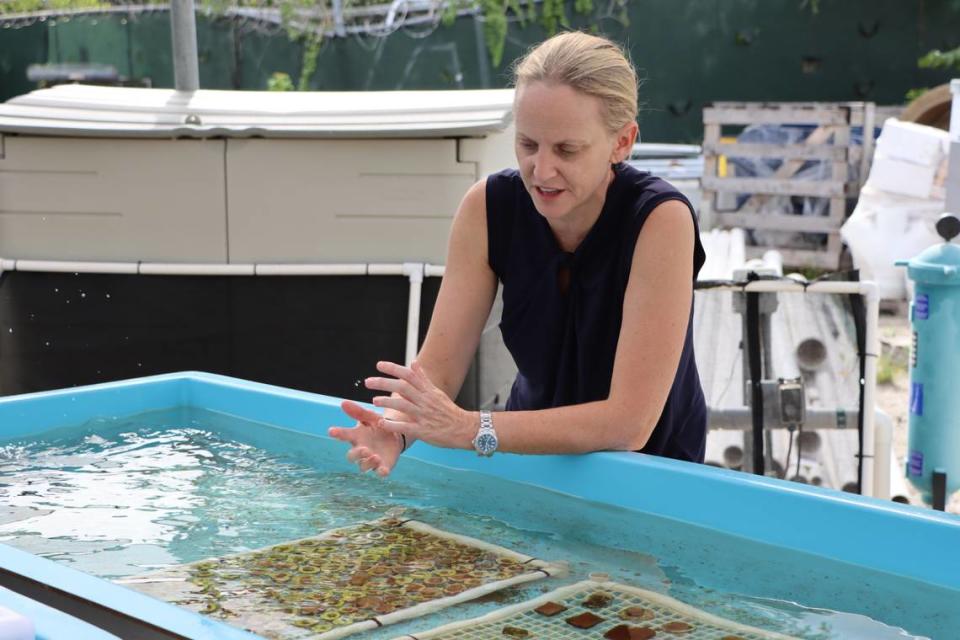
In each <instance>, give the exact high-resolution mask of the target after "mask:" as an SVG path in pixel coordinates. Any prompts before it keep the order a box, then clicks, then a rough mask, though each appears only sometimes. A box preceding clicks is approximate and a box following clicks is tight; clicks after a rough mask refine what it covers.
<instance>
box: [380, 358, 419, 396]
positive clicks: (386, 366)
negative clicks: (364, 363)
mask: <svg viewBox="0 0 960 640" xmlns="http://www.w3.org/2000/svg"><path fill="white" fill-rule="evenodd" d="M417 367H419V365H417ZM377 371H379V372H381V373H386V374H387V375H391V376H393V377H394V378H399V379H400V380H405V381H407V382H408V383H409V384H410V385H411V386H412V387H413V388H414V389H416V390H417V391H426V390H427V388H428V387H427V385H425V384H424V380H425V378H426V376H425V375H423V374H422V372H423V369H420V371H421V374H419V375H418V374H417V373H416V372H415V371H414V370H413V369H411V368H410V367H404V366H403V365H399V364H396V363H395V362H387V361H385V360H381V361H380V362H378V363H377Z"/></svg>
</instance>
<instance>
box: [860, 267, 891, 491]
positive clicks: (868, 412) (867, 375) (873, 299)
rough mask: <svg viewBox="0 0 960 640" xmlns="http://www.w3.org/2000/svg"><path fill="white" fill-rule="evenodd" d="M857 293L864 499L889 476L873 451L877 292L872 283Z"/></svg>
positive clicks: (875, 449) (877, 350) (888, 444)
mask: <svg viewBox="0 0 960 640" xmlns="http://www.w3.org/2000/svg"><path fill="white" fill-rule="evenodd" d="M860 284H861V285H863V288H862V289H861V293H862V295H863V297H864V299H865V300H864V301H865V302H866V305H865V307H866V316H867V318H866V320H867V335H866V340H865V343H866V353H864V354H863V359H864V363H863V364H864V367H863V377H864V380H863V453H864V455H870V456H871V457H869V458H866V457H865V458H864V459H863V486H861V487H860V491H861V493H863V495H865V496H875V497H882V496H878V495H877V493H876V491H877V489H879V488H881V487H878V486H877V484H878V481H880V482H882V480H883V474H885V473H889V465H884V464H877V450H878V446H879V444H880V443H878V442H876V438H875V436H876V433H875V429H874V425H875V424H876V423H875V421H874V419H875V417H876V416H875V414H876V411H875V409H874V403H875V400H874V396H875V395H876V390H877V357H878V356H879V355H880V337H879V333H880V332H879V322H880V292H879V289H877V285H876V284H874V283H873V282H862V283H860ZM891 447H892V439H888V440H887V443H886V451H885V452H884V453H883V454H882V455H883V456H889V455H890V448H891ZM889 493H890V482H889V479H888V480H887V494H888V496H889Z"/></svg>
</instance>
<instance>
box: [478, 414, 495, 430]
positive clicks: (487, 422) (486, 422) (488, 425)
mask: <svg viewBox="0 0 960 640" xmlns="http://www.w3.org/2000/svg"><path fill="white" fill-rule="evenodd" d="M480 431H493V415H492V414H491V413H490V412H489V411H481V412H480Z"/></svg>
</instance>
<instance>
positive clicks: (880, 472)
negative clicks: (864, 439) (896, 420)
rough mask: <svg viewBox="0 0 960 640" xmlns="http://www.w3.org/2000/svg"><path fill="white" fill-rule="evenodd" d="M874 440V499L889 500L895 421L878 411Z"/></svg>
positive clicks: (875, 420)
mask: <svg viewBox="0 0 960 640" xmlns="http://www.w3.org/2000/svg"><path fill="white" fill-rule="evenodd" d="M874 432H875V434H876V438H875V439H874V447H873V463H874V465H875V471H874V475H873V497H874V498H880V499H882V500H889V499H890V497H891V489H890V463H891V461H892V459H893V456H892V455H891V454H892V450H893V420H891V419H890V416H888V415H887V414H886V413H884V412H883V411H880V410H879V409H877V411H876V418H875V419H874Z"/></svg>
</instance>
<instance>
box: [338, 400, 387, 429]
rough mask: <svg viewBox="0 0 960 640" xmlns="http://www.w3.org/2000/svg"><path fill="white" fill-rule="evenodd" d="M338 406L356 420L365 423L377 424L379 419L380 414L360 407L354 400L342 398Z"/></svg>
mask: <svg viewBox="0 0 960 640" xmlns="http://www.w3.org/2000/svg"><path fill="white" fill-rule="evenodd" d="M340 408H341V409H342V410H343V412H344V413H345V414H347V415H348V416H350V417H351V418H353V419H354V420H356V421H357V422H365V423H367V424H377V422H378V421H379V420H380V414H379V413H377V412H376V411H371V410H370V409H367V408H366V407H361V406H360V405H359V404H357V403H356V402H353V401H351V400H344V401H343V402H341V403H340Z"/></svg>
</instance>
